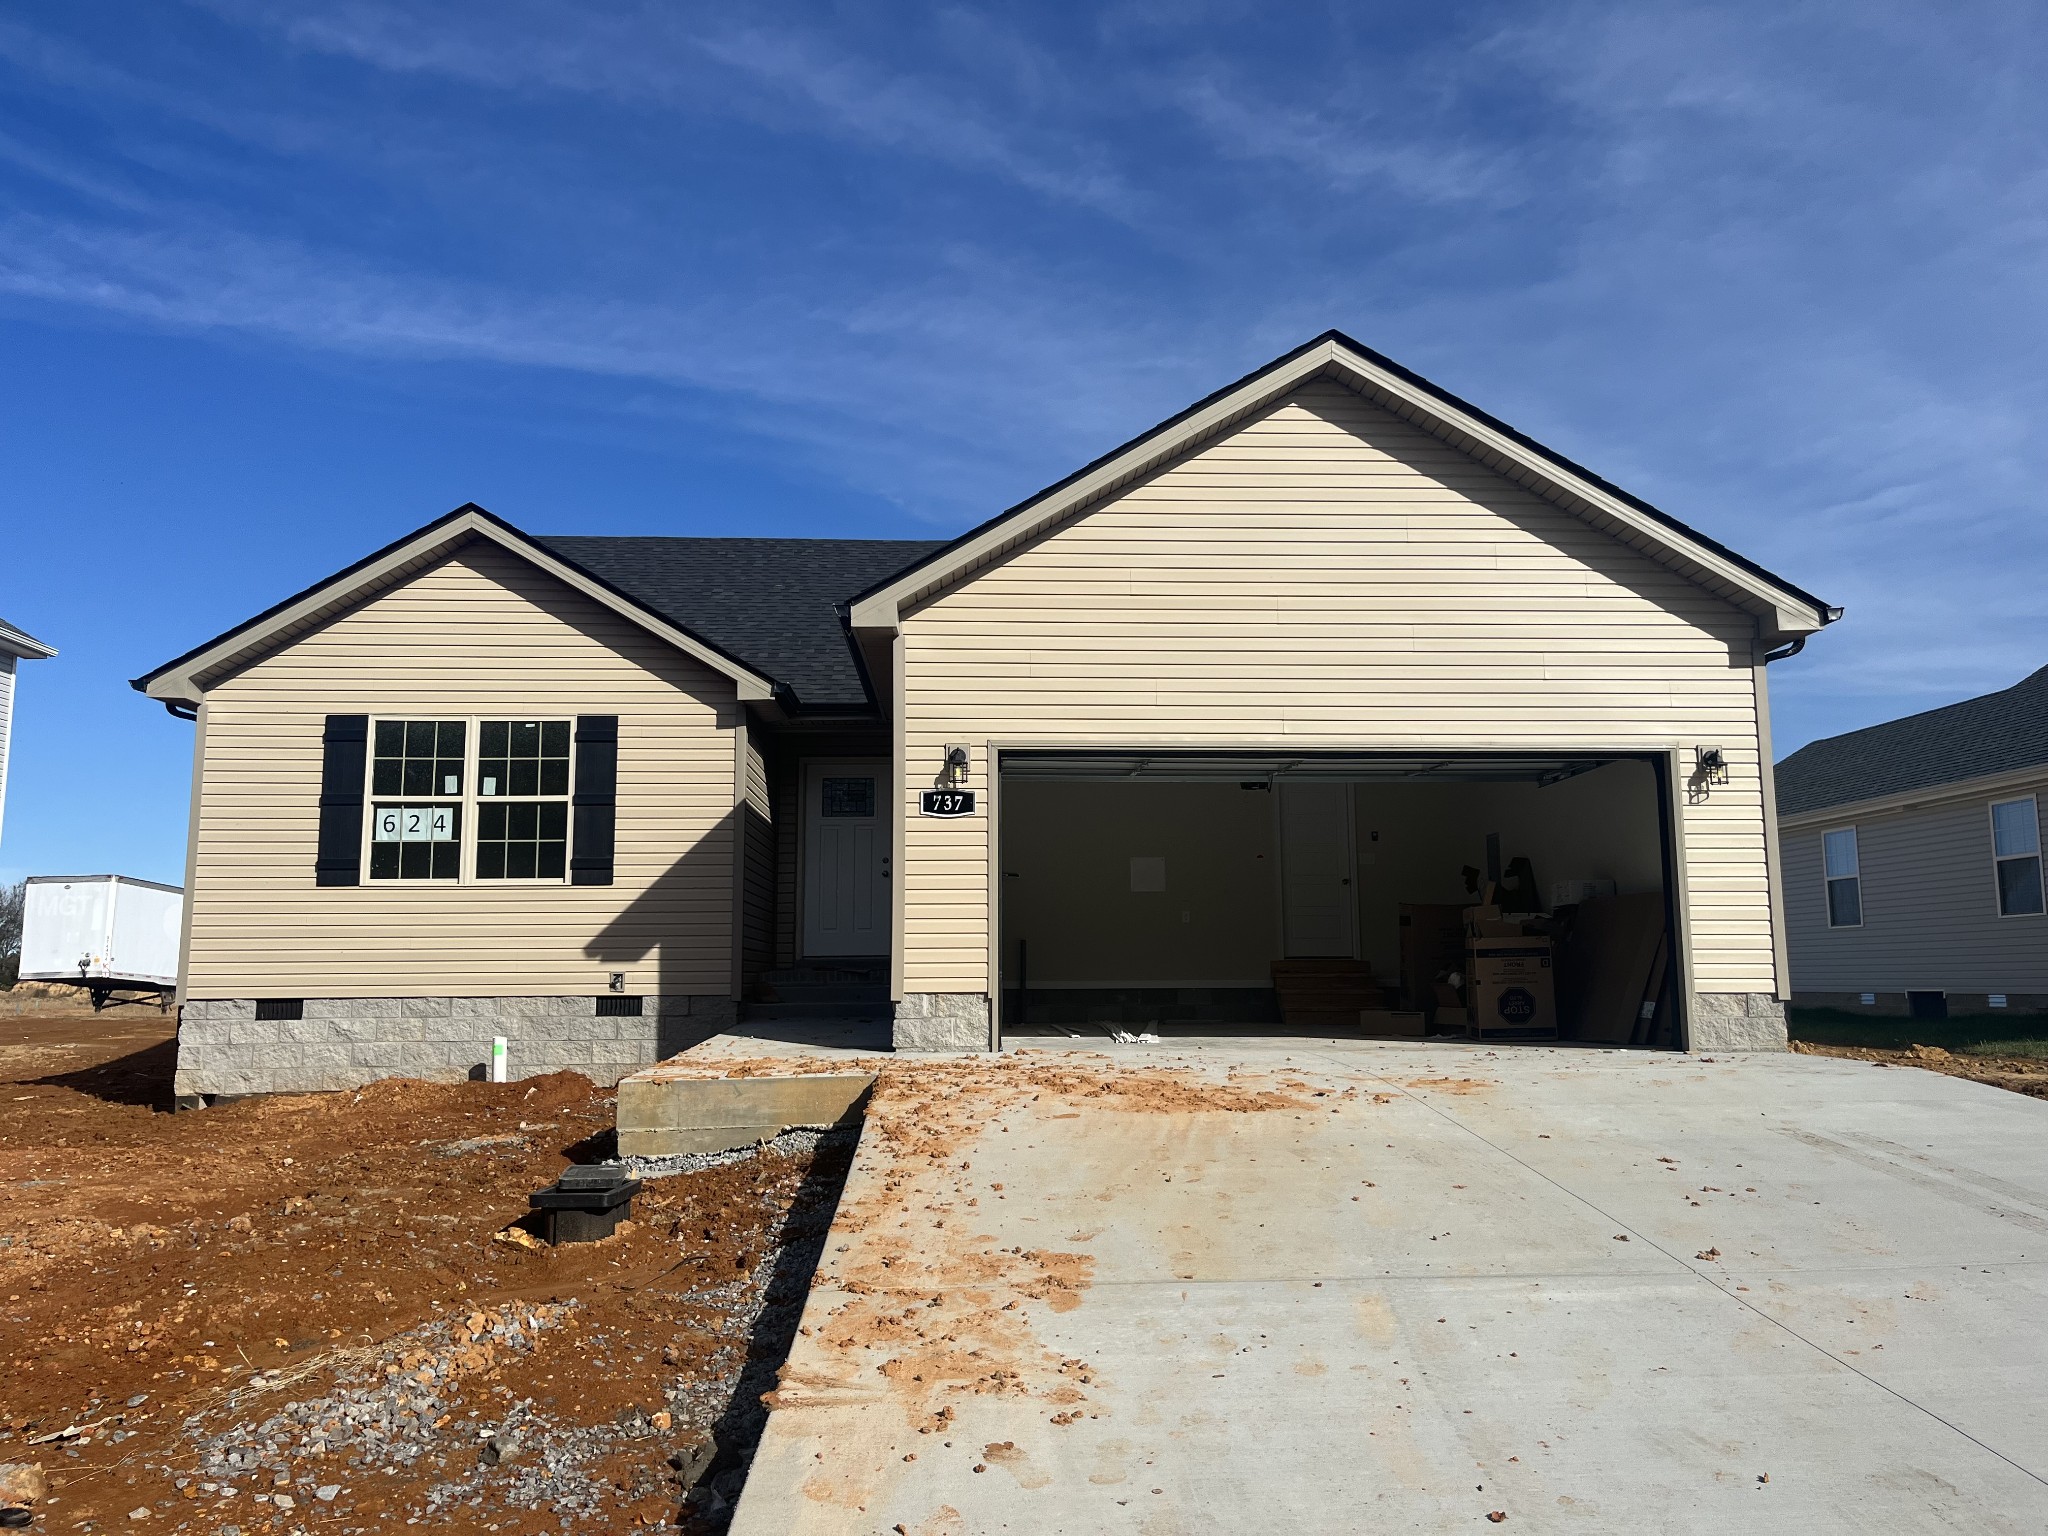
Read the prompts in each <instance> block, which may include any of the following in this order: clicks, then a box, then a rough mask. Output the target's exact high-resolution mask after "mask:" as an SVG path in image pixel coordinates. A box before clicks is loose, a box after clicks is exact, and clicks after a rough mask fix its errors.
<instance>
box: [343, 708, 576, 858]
mask: <svg viewBox="0 0 2048 1536" xmlns="http://www.w3.org/2000/svg"><path fill="white" fill-rule="evenodd" d="M486 720H501V721H508V722H518V721H526V720H537V721H540V722H543V723H549V722H566V723H567V724H568V727H569V788H568V792H567V793H565V794H560V795H486V794H483V793H481V790H480V783H479V779H478V775H477V763H478V761H479V759H480V758H481V757H482V756H483V723H484V722H485V721H486ZM424 721H431V722H433V723H435V724H441V723H444V722H445V723H460V724H461V726H462V728H463V729H462V793H461V794H460V795H411V796H408V795H381V796H380V795H374V794H372V793H371V792H370V786H371V785H372V784H373V783H374V782H375V781H376V775H377V727H378V725H379V724H380V723H390V724H400V725H403V724H413V723H418V722H424ZM380 799H381V800H384V801H386V802H387V803H410V802H432V803H436V804H443V805H459V806H460V807H461V808H462V809H461V825H460V831H459V833H458V835H457V840H458V842H459V843H460V845H461V846H460V849H459V851H458V852H457V854H456V860H455V865H456V874H455V877H454V878H453V879H452V880H448V879H443V880H404V879H393V878H380V877H378V876H374V875H372V874H371V873H370V854H371V849H372V845H373V844H374V843H375V841H376V835H377V802H378V801H379V800H380ZM553 800H559V801H560V802H562V804H563V806H564V807H565V812H564V815H565V831H566V837H565V842H566V843H567V847H566V848H565V850H564V852H563V857H562V873H561V874H560V875H559V876H555V875H522V876H516V877H515V876H507V877H494V878H492V879H489V880H482V879H479V878H478V877H477V873H476V851H477V832H478V830H479V828H480V826H481V823H482V818H481V816H480V814H479V808H480V807H481V806H485V805H510V804H519V803H522V802H541V801H553ZM575 805H576V717H575V716H574V715H549V714H527V715H511V714H504V713H498V714H489V715H452V714H448V715H372V716H370V731H369V750H368V751H367V752H366V753H365V754H364V756H363V845H362V854H361V858H362V865H361V868H362V872H363V873H362V883H363V884H364V885H375V886H379V887H390V886H438V887H446V886H451V885H465V886H482V887H485V888H486V889H489V888H491V887H495V886H501V885H510V886H520V885H549V886H553V885H567V884H568V883H569V872H570V870H569V861H570V859H571V858H572V857H573V856H574V854H575V851H576V848H575V843H576V812H575Z"/></svg>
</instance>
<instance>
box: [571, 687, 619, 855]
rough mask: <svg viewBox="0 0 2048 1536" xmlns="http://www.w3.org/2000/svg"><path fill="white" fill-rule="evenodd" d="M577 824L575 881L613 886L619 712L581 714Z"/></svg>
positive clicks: (574, 831)
mask: <svg viewBox="0 0 2048 1536" xmlns="http://www.w3.org/2000/svg"><path fill="white" fill-rule="evenodd" d="M571 804H573V805H574V806H575V808H576V809H575V812H574V817H575V825H574V827H573V828H572V829H571V830H572V840H571V842H570V845H569V883H570V884H571V885H610V884H611V883H612V847H613V842H614V838H615V830H614V829H615V828H616V826H617V822H618V813H619V717H618V716H617V715H578V716H577V717H576V793H575V796H574V798H573V799H572V801H571Z"/></svg>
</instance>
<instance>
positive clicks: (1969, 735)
mask: <svg viewBox="0 0 2048 1536" xmlns="http://www.w3.org/2000/svg"><path fill="white" fill-rule="evenodd" d="M2043 763H2048V667H2043V668H2042V669H2041V670H2040V671H2038V672H2035V673H2033V674H2032V675H2031V676H2028V677H2025V678H2022V679H2021V680H2020V681H2019V682H2017V683H2014V684H2013V685H2012V686H2011V687H2010V688H2002V689H2000V690H1999V691H1998V692H1997V693H1987V694H1985V695H1984V696H1983V697H1981V698H1975V699H1965V700H1963V701H1962V702H1961V703H1960V704H1946V705H1943V706H1942V707H1941V708H1940V709H1930V710H1927V711H1925V712H1924V713H1921V714H1917V715H1907V716H1906V717H1905V718H1904V719H1903V720H1887V721H1886V722H1885V723H1884V724H1883V725H1872V726H1866V727H1865V728H1864V729H1862V730H1860V731H1850V732H1848V733H1847V734H1846V735H1842V736H1830V737H1828V738H1827V739H1825V740H1823V741H1815V742H1809V743H1808V744H1807V745H1805V746H1803V747H1801V748H1800V749H1799V750H1798V751H1797V752H1794V753H1793V754H1792V755H1791V756H1790V757H1788V758H1786V759H1785V760H1784V761H1783V762H1782V763H1780V764H1778V766H1777V770H1776V774H1777V790H1778V814H1779V815H1780V816H1797V815H1800V814H1803V813H1805V812H1807V811H1818V810H1824V809H1826V808H1827V807H1828V806H1831V805H1849V804H1853V803H1855V802H1856V801H1859V800H1874V799H1877V798H1879V797H1880V796H1884V795H1897V794H1904V793H1906V792H1908V791H1909V790H1915V789H1930V788H1933V787H1934V786H1936V785H1940V784H1954V783H1958V782H1960V781H1962V780H1965V779H1981V778H1985V777H1987V776H1988V775H1991V774H1998V773H2011V772H2014V771H2015V770H2018V769H2022V768H2032V767H2035V766H2037V765H2039V764H2043Z"/></svg>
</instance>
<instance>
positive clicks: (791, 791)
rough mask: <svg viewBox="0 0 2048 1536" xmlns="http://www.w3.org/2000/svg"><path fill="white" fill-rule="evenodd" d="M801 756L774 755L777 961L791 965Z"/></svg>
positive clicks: (794, 951)
mask: <svg viewBox="0 0 2048 1536" xmlns="http://www.w3.org/2000/svg"><path fill="white" fill-rule="evenodd" d="M802 761H803V760H802V759H801V758H799V757H798V756H797V755H796V753H795V752H793V751H787V750H785V751H782V752H778V753H777V754H776V755H775V768H774V774H773V785H774V810H775V826H774V831H775V963H776V964H777V965H778V966H791V965H795V964H796V962H797V951H798V948H799V940H798V936H797V926H796V920H797V892H798V889H799V887H800V880H799V871H798V863H799V860H800V859H801V857H802V842H803V839H802V827H803V769H802V766H801V765H802Z"/></svg>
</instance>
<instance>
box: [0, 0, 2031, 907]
mask: <svg viewBox="0 0 2048 1536" xmlns="http://www.w3.org/2000/svg"><path fill="white" fill-rule="evenodd" d="M290 9H291V8H280V7H275V6H269V5H261V4H257V3H255V0H205V3H181V0H162V3H157V4H150V5H139V4H138V5H129V6H122V5H103V6H90V7H87V6H67V5H58V4H54V3H28V4H22V5H16V6H12V7H9V8H7V10H6V12H5V13H4V16H0V616H4V617H6V618H8V619H9V620H11V621H12V622H14V623H16V624H18V625H20V626H21V627H23V628H25V629H27V630H28V631H29V632H30V633H32V634H35V635H37V636H39V637H41V638H43V639H45V640H47V641H49V642H50V643H52V644H54V645H57V646H59V647H60V648H61V649H62V652H63V655H62V657H61V658H60V659H58V660H56V661H51V662H43V663H38V664H35V665H33V666H25V667H24V669H23V674H22V687H21V705H20V718H19V721H18V725H17V738H16V752H17V756H16V761H15V765H14V773H13V782H12V785H11V789H10V794H9V807H8V815H7V820H6V828H5V838H6V842H5V846H4V848H0V877H6V878H12V877H14V876H16V875H19V874H21V873H24V872H32V873H58V872H66V871H99V870H114V871H121V872H125V873H131V874H138V875H143V876H150V877H156V878H168V879H173V880H175V879H178V878H181V872H182V861H183V842H184V829H185V809H186V797H187V784H188V767H189V752H190V727H189V726H186V725H184V724H181V723H179V722H176V721H173V720H171V719H169V718H168V717H167V716H166V715H164V714H163V712H162V711H161V710H160V709H158V708H157V707H156V706H155V705H152V704H149V703H146V702H145V701H143V700H142V699H141V698H140V697H139V696H137V695H135V694H133V693H131V692H130V690H129V689H128V687H127V684H126V679H128V678H129V677H132V676H134V675H136V674H138V673H140V672H142V671H144V670H146V669H147V668H149V667H151V666H153V665H155V664H156V663H158V662H160V661H163V660H165V659H167V658H169V657H170V656H172V655H175V654H177V653H178V652H180V651H182V650H184V649H186V648H187V647H188V646H190V645H192V644H194V643H196V642H197V641H199V640H201V639H204V638H206V637H207V636H209V635H211V634H213V633H216V632H218V631H219V630H221V629H223V628H225V627H227V626H228V625H230V624H232V623H235V622H237V621H239V620H240V619H242V618H245V617H247V616H248V615H249V614H250V613H252V612H254V611H256V610H258V609H260V608H263V607H265V606H267V605H268V604H270V603H271V602H273V601H275V600H276V599H277V598H278V597H280V596H282V595H284V594H286V593H288V592H291V591H294V590H297V589H298V588H299V587H301V586H304V585H305V584H307V583H308V582H310V581H312V580H314V579H317V578H318V577H320V576H322V575H324V574H326V573H327V572H329V571H331V570H333V569H335V568H337V567H339V566H341V565H344V564H346V563H347V562H349V561H351V560H353V559H355V558H357V557H359V556H360V555H362V554H364V553H365V552H367V551H368V550H370V549H372V548H374V547H376V546H377V545H379V544H381V543H384V542H385V541H387V540H389V539H391V538H393V537H395V536H396V535H398V534H399V533H402V532H404V531H405V530H407V529H409V528H411V527H414V526H417V525H418V524H420V523H423V522H425V521H427V520H428V519H430V518H432V517H434V516H437V515H439V514H440V513H442V512H444V511H446V510H448V509H449V508H450V507H453V506H455V505H457V504H459V503H461V502H463V501H465V500H471V499H474V500H476V501H479V502H481V503H483V504H484V505H486V506H488V507H490V508H491V509H492V510H494V511H496V512H498V513H500V514H502V515H503V516H506V517H508V518H510V519H511V520H513V521H514V522H516V523H518V524H520V525H522V526H524V527H526V528H529V529H532V530H533V531H536V532H550V533H553V532H563V533H566V532H607V533H725V534H800V533H851V534H863V535H868V536H901V537H933V536H939V535H944V534H948V533H952V532H955V531H958V530H959V529H961V528H963V527H966V526H968V525H969V524H971V523H973V522H977V521H979V520H980V519H982V518H983V517H985V516H987V515H989V514H990V513H991V512H993V511H995V510H997V509H999V508H1001V507H1003V506H1006V505H1008V504H1009V503H1011V502H1012V501H1014V500H1016V499H1018V498H1019V497H1020V496H1022V495H1024V494H1026V493H1028V492H1030V491H1032V490H1034V489H1036V488H1038V487H1039V486H1041V485H1043V484H1045V483H1047V482H1050V481H1052V480H1055V479H1057V478H1059V477H1060V476H1061V475H1064V474H1065V473H1066V472H1068V471H1069V470H1070V469H1072V468H1074V467H1075V466H1076V465H1078V464H1080V463H1082V462H1084V461H1085V460H1087V459H1089V458H1092V457H1093V456H1094V455H1096V454H1097V453H1099V452H1101V451H1102V450H1103V449H1105V448H1107V447H1110V446H1112V445H1114V444H1115V443H1118V442H1120V441H1122V440H1123V439H1125V438H1127V437H1129V436H1130V435H1132V434H1133V433H1135V432H1137V431H1139V430H1141V429H1143V428H1144V427H1146V426H1148V425H1150V424H1151V423H1153V422H1154V421H1156V420H1158V419H1160V418H1161V417H1164V416H1166V415H1169V414H1171V413H1172V412H1173V411H1175V410H1177V409H1179V408H1180V407H1181V406H1183V405H1185V404H1187V403H1188V402H1189V401H1191V400H1193V399H1194V398H1196V397H1198V396H1200V395H1202V394H1205V393H1207V392H1208V391H1209V390H1211V389H1212V388H1214V387H1216V386H1217V385H1219V384H1221V383H1223V382H1225V381H1227V380H1229V379H1232V378H1235V377H1237V376H1238V375H1240V374H1241V373H1243V372H1245V371H1246V370H1248V369H1249V368H1251V367H1254V366H1256V365H1257V364H1259V363H1261V362H1264V361H1265V360H1267V359H1268V358H1270V357H1272V356H1274V355H1276V354H1278V353H1280V352H1282V351H1285V350H1286V349H1288V348H1289V347H1291V346H1293V345H1294V344H1296V343H1297V342H1300V341H1302V340H1304V339H1306V338H1307V337H1308V336H1311V335H1313V334H1315V333H1316V332H1318V331H1321V330H1323V329H1325V328H1326V327H1330V326H1337V327H1340V328H1342V329H1344V330H1346V331H1349V332H1350V333H1352V334H1353V335H1355V336H1357V337H1359V338H1360V339H1361V340H1363V341H1365V342H1367V343H1369V344H1371V345H1373V346H1375V347H1377V348H1379V349H1380V350H1382V351H1384V352H1387V353H1389V354H1390V355H1392V356H1393V357H1395V358H1397V359H1399V360H1400V361H1402V362H1404V363H1406V364H1407V365H1408V366H1410V367H1412V368H1414V369H1416V370H1417V371H1418V372H1421V373H1423V374H1424V375H1426V376H1428V377H1429V378H1431V379H1434V380H1435V381H1437V382H1438V383H1440V384H1442V385H1444V386H1445V387H1447V388H1449V389H1451V390H1453V391H1455V392H1457V393H1459V394H1461V395H1463V396H1465V397H1466V398H1467V399H1470V400H1473V401H1476V402H1477V403H1479V404H1481V405H1483V406H1485V407H1486V408H1487V409H1489V410H1491V411H1493V412H1494V413H1495V414H1497V415H1499V416H1502V417H1504V418H1505V419H1506V420H1508V421H1510V422H1512V423H1513V424H1515V425H1516V426H1518V427H1520V428H1521V429H1523V430H1524V431H1526V432H1529V433H1531V434H1533V435H1534V436H1536V437H1538V438H1539V439H1541V440H1543V441H1544V442H1546V443H1548V444H1550V445H1551V446H1553V447H1555V448H1556V449H1558V450H1559V451H1561V452H1563V453H1565V454H1568V455H1570V456H1571V457H1573V458H1575V459H1578V460H1579V461H1580V462H1582V463H1586V464H1589V465H1591V466H1592V467H1594V468H1595V469H1598V470H1599V471H1601V472H1602V473H1604V474H1605V475H1607V476H1608V477H1609V478H1611V479H1614V480H1616V481H1618V482H1620V483H1621V484H1623V485H1625V486H1627V487H1629V488H1630V489H1631V490H1633V491H1635V492H1636V493H1637V494H1639V495H1642V496H1644V497H1646V498H1648V499H1649V500H1651V501H1654V502H1656V503H1657V504H1659V505H1660V506H1662V507H1664V508H1666V509H1667V510H1669V511H1670V512H1672V513H1674V514H1675V515H1677V516H1679V517H1681V518H1684V519H1685V520H1687V521H1689V522H1692V523H1694V524H1695V525H1697V526H1699V527H1701V528H1702V529H1704V530H1706V531H1708V532H1710V533H1712V534H1713V535H1715V536H1716V537H1719V538H1721V539H1722V540H1724V541H1726V542H1728V543H1730V544H1733V545H1734V546H1735V547H1737V548H1739V549H1741V550H1742V551H1744V552H1745V553H1747V554H1749V555H1751V556H1752V557H1754V558H1756V559H1758V560H1761V561H1762V562H1763V563H1765V564H1766V565H1768V566H1770V567H1772V568H1773V569H1776V570H1778V571H1780V572H1782V573H1783V574H1784V575H1786V576H1788V577H1789V578H1791V579H1792V580H1794V581H1796V582H1798V583H1800V584H1802V585H1804V586H1806V587H1808V588H1809V589H1811V590H1814V591H1816V592H1819V593H1820V594H1821V595H1823V596H1824V597H1826V598H1828V599H1830V600H1831V601H1834V602H1837V603H1841V604H1844V605H1846V606H1847V607H1848V609H1849V610H1850V612H1849V617H1848V619H1847V620H1846V621H1845V622H1844V623H1843V624H1842V625H1840V626H1839V627H1838V628H1836V629H1835V630H1833V631H1832V632H1830V633H1829V634H1827V635H1825V636H1823V637H1822V638H1821V639H1820V640H1819V641H1817V642H1816V643H1815V644H1814V645H1813V646H1811V647H1810V648H1809V650H1808V652H1807V654H1806V655H1805V656H1802V657H1800V658H1799V659H1797V660H1796V661H1794V662H1791V663H1789V664H1786V665H1783V666H1780V667H1774V668H1773V669H1772V681H1773V685H1774V695H1773V696H1774V701H1775V709H1776V720H1777V727H1778V737H1779V745H1780V748H1781V750H1789V748H1790V747H1792V746H1795V745H1797V744H1798V743H1800V742H1802V741H1805V740H1808V739H1811V738H1812V737H1814V736H1819V735H1827V734H1831V733H1833V732H1836V731H1840V730H1844V729H1848V728H1852V727H1854V726H1857V725H1861V724H1866V723H1869V722H1871V721H1875V720H1880V719H1885V718H1888V717H1890V716H1893V715H1896V714H1899V713H1903V712H1906V711H1909V710H1912V709H1918V708H1925V707H1928V706H1931V705H1933V704H1937V703H1942V702H1946V701H1948V700H1951V699H1954V698H1959V697H1964V696H1966V695H1969V694H1972V693H1978V692H1983V691H1986V690H1988V689H1991V688H1996V687H2001V686H2004V685H2005V684H2007V683H2010V682H2012V681H2014V680H2015V679H2017V678H2018V677H2020V676H2022V675H2024V674H2025V673H2027V672H2029V671H2031V670H2033V669H2034V668H2035V667H2036V666H2038V665H2040V664H2042V663H2043V662H2044V661H2048V655H2044V654H2043V652H2044V649H2048V648H2044V647H2043V646H2042V645H2041V643H2040V641H2039V639H2038V638H2037V637H2038V636H2039V635H2040V634H2041V633H2042V618H2043V610H2044V607H2048V600H2044V597H2043V591H2042V582H2041V579H2040V578H2041V572H2042V571H2043V569H2044V560H2043V557H2044V554H2048V522H2044V520H2043V518H2042V517H2041V515H2040V512H2039V506H2040V502H2041V499H2042V487H2043V485H2044V483H2048V437H2044V434H2043V433H2042V432H2041V431H2040V430H2039V426H2038V423H2039V422H2040V420H2041V418H2042V415H2043V405H2044V392H2048V383H2044V371H2043V370H2042V368H2041V366H2040V359H2041V358H2042V357H2043V355H2044V347H2043V342H2044V340H2048V335H2044V332H2048V309H2044V306H2043V304H2042V302H2041V300H2042V286H2043V284H2042V277H2043V258H2044V251H2048V160H2044V154H2043V150H2044V142H2048V134H2044V127H2048V125H2044V121H2043V119H2044V113H2048V105H2044V104H2048V93H2044V92H2042V91H2041V90H2040V88H2039V84H2038V82H2039V81H2040V80H2041V79H2042V78H2043V77H2044V75H2048V10H2044V8H2042V7H2040V6H2039V5H2027V4H2002V3H1973V0H1955V3H1951V4H1947V5H1943V6H1939V7H1935V6H1926V5H1923V4H1913V5H1905V4H1889V3H1884V0H1856V3H1840V4H1834V5H1801V4H1796V3H1793V4H1787V3H1784V0H1775V3H1770V4H1756V5H1749V4H1724V5H1688V4H1682V3H1681V4H1655V3H1650V4H1646V3H1642V0H1624V3H1614V4H1594V3H1585V4H1581V3H1543V0H1518V3H1513V4H1499V5H1488V4H1481V3H1474V4H1465V5H1459V6H1433V7H1421V6H1412V5H1401V6H1395V5H1380V4H1369V3H1359V4H1350V5H1338V6H1329V7H1318V6H1314V5H1308V4H1302V5H1294V6H1287V7H1277V8H1276V7H1273V6H1270V5H1251V4H1243V5H1238V4H1215V5H1205V4H1201V3H1197V0H1182V3H1176V4H1172V5H1167V4H1159V3H1152V0H1138V3H1128V4H1117V3H1109V4H1104V5H1094V6H1076V7H1071V8H1069V7H1062V6H1055V5H1040V6H1025V7H1019V6H1003V7H988V8H985V9H974V8H970V7H964V6H961V7H947V8H923V9H912V8H908V7H889V8H885V7H879V6H876V7H863V8H856V7H852V6H815V7H802V6H791V7H778V6H775V5H772V4H762V5H752V6H746V7H736V8H726V9H729V10H730V11H731V13H732V14H730V15H721V14H714V8H699V7H683V6H670V5H648V6H635V5H630V4H623V3H622V4H613V5H606V6H602V7H592V6H587V5H576V4H556V3H540V0H494V3H491V4H488V5H483V4H479V5H473V6H465V5H460V4H442V5H435V6H424V7H423V6H416V5H412V6H404V5H395V4H394V5H385V4H377V3H356V0H327V3H325V4H323V5H321V6H318V7H309V8H302V9H301V14H299V15H297V16H293V15H292V14H290Z"/></svg>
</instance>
